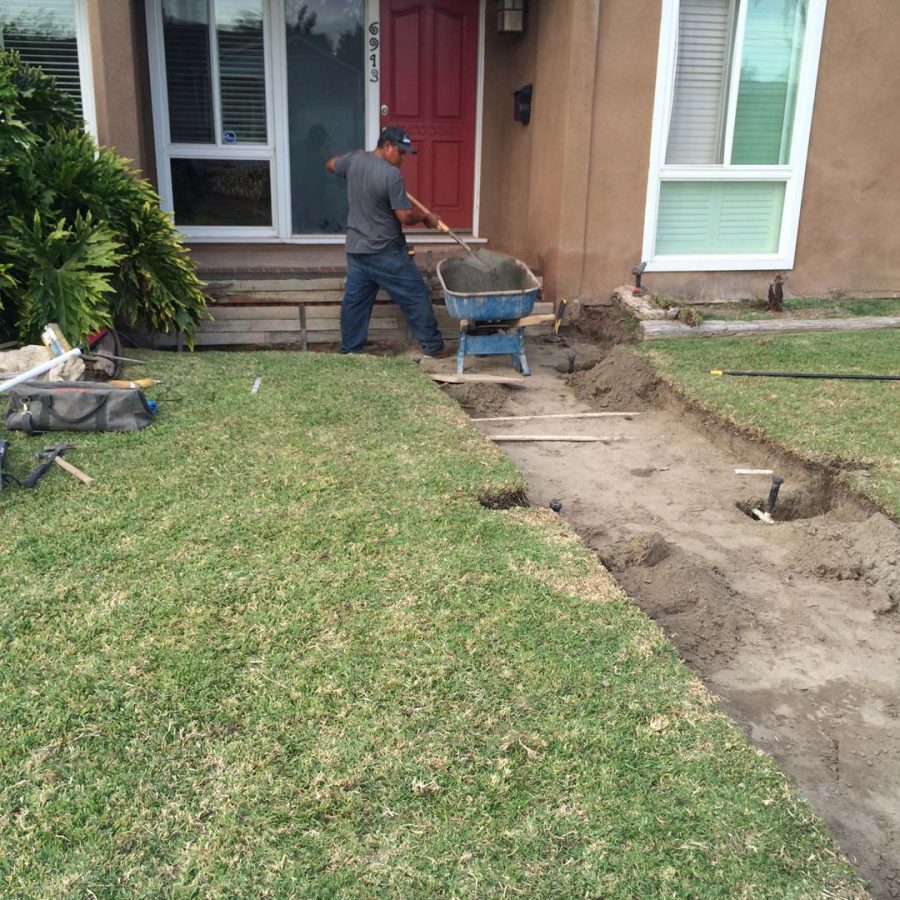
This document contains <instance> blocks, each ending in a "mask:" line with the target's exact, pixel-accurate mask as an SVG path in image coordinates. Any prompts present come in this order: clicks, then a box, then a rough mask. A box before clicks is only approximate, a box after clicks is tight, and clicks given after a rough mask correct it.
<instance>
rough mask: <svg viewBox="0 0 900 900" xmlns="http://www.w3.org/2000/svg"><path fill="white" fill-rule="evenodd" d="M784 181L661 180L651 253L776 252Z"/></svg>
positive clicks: (677, 254) (782, 206) (707, 254)
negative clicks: (657, 214) (653, 248)
mask: <svg viewBox="0 0 900 900" xmlns="http://www.w3.org/2000/svg"><path fill="white" fill-rule="evenodd" d="M784 191H785V185H784V182H766V181H752V182H751V181H741V182H735V181H664V182H663V183H662V184H661V185H660V195H659V220H658V222H657V226H656V253H657V254H658V255H662V256H685V255H703V256H709V255H714V254H724V253H728V254H742V253H777V252H778V245H779V242H780V238H781V214H782V210H783V208H784Z"/></svg>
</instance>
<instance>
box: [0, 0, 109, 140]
mask: <svg viewBox="0 0 900 900" xmlns="http://www.w3.org/2000/svg"><path fill="white" fill-rule="evenodd" d="M0 47H3V48H4V49H5V50H17V51H18V53H19V55H20V56H21V57H22V61H23V62H26V63H29V64H30V65H32V66H37V67H39V68H41V69H43V70H44V71H45V72H46V73H47V74H48V75H53V76H55V78H56V83H57V85H58V86H59V87H60V88H61V89H62V90H64V91H65V92H66V93H67V94H69V95H71V96H72V98H73V99H74V100H75V105H76V108H77V110H78V112H79V114H80V115H81V117H82V118H83V119H84V123H85V127H86V128H87V130H88V131H90V132H91V133H92V134H93V135H94V136H96V134H97V129H96V123H95V119H96V117H95V113H94V87H93V80H92V77H91V60H90V48H89V46H88V40H87V20H86V11H85V8H84V0H40V2H35V0H0Z"/></svg>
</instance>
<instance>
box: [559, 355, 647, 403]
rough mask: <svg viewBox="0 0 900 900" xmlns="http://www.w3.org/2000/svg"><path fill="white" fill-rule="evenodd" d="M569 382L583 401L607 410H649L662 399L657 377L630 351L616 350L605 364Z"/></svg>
mask: <svg viewBox="0 0 900 900" xmlns="http://www.w3.org/2000/svg"><path fill="white" fill-rule="evenodd" d="M567 381H568V384H569V385H570V386H571V388H572V390H573V391H574V392H575V396H576V397H578V399H579V400H585V401H587V402H589V403H591V404H593V405H595V406H599V407H602V408H603V409H616V410H630V409H638V410H640V409H647V408H648V407H651V406H655V405H656V404H657V402H658V399H659V391H660V389H659V382H658V381H657V378H656V375H655V374H654V373H653V371H652V370H651V369H650V367H649V366H648V365H647V363H645V362H644V361H643V360H642V359H639V358H638V357H637V356H635V355H634V354H633V353H632V352H631V351H630V350H629V349H628V348H627V347H614V348H613V349H612V350H611V351H610V353H609V355H608V356H607V357H606V359H604V360H603V362H601V363H598V364H597V365H596V366H594V367H593V368H592V369H588V370H587V371H586V372H577V373H576V374H575V375H572V376H571V377H570V378H568V379H567Z"/></svg>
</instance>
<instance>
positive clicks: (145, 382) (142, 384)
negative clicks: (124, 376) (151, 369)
mask: <svg viewBox="0 0 900 900" xmlns="http://www.w3.org/2000/svg"><path fill="white" fill-rule="evenodd" d="M106 383H107V384H108V385H109V386H110V387H117V388H141V389H142V390H143V389H144V388H151V387H153V386H154V385H156V384H159V382H158V381H157V380H156V379H155V378H138V379H137V380H136V381H123V380H115V381H107V382H106Z"/></svg>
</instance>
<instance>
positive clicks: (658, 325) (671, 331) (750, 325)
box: [638, 316, 900, 341]
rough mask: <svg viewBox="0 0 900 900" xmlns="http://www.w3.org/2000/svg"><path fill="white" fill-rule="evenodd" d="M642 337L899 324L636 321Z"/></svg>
mask: <svg viewBox="0 0 900 900" xmlns="http://www.w3.org/2000/svg"><path fill="white" fill-rule="evenodd" d="M638 327H639V328H640V331H641V337H642V338H643V340H645V341H655V340H660V339H662V338H705V337H728V336H730V335H740V334H801V333H805V332H816V331H821V332H825V331H875V330H879V329H882V328H900V316H856V317H854V318H852V319H787V320H774V319H763V320H760V321H757V322H726V321H723V320H714V321H709V322H702V323H701V324H700V325H697V326H696V327H694V328H691V327H690V326H688V325H685V324H683V323H682V322H639V323H638Z"/></svg>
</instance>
